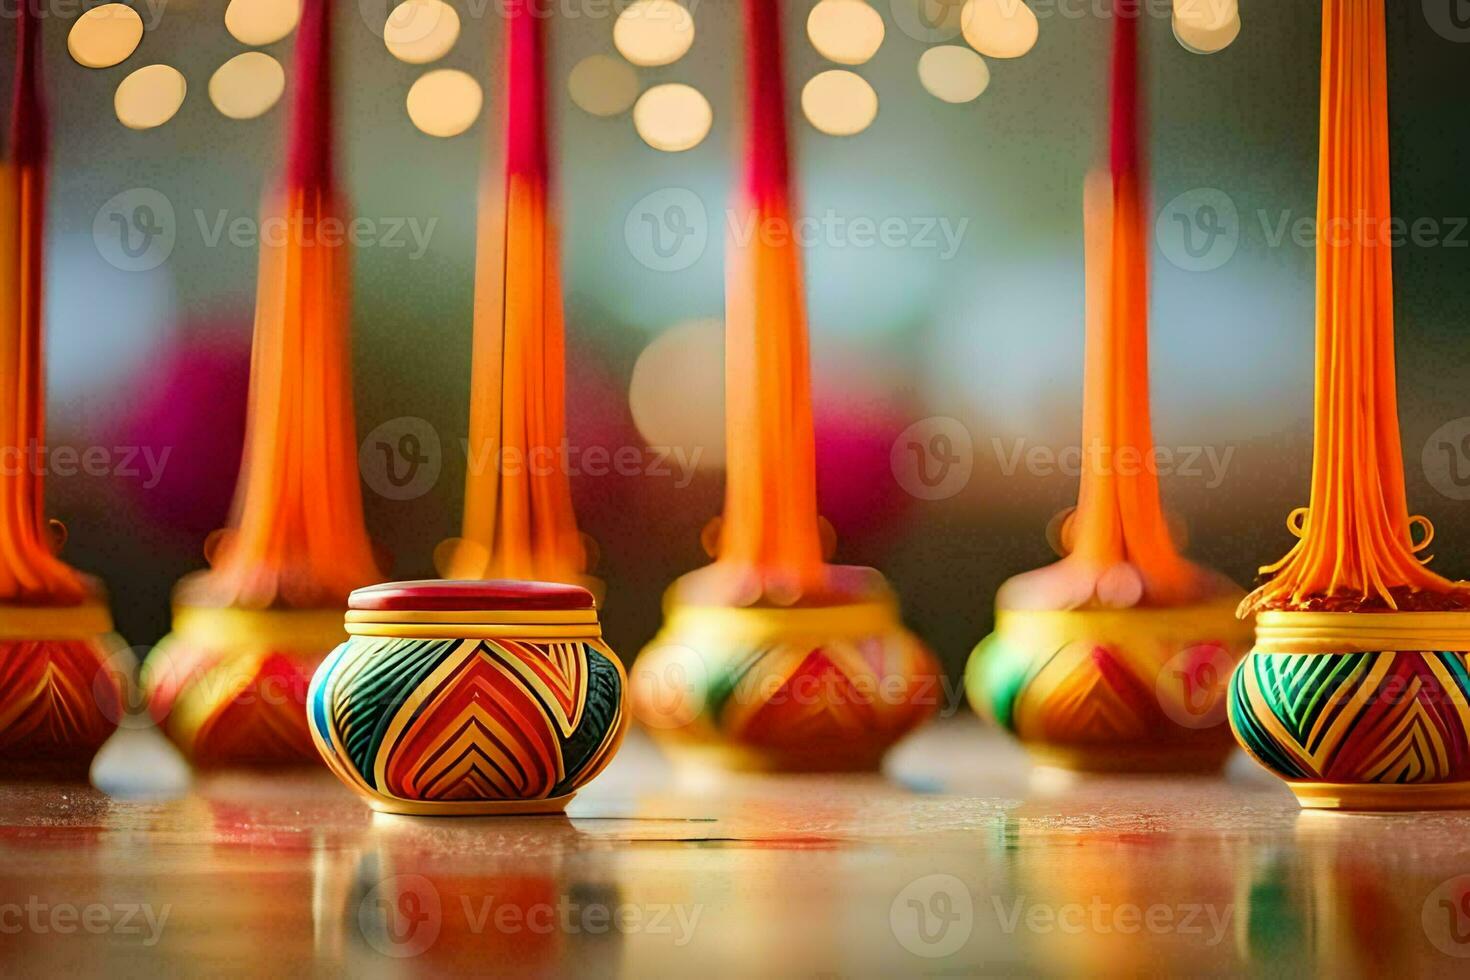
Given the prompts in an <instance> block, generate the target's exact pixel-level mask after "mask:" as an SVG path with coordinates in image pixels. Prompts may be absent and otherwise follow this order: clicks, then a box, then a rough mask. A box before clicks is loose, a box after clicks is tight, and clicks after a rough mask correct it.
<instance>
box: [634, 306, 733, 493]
mask: <svg viewBox="0 0 1470 980" xmlns="http://www.w3.org/2000/svg"><path fill="white" fill-rule="evenodd" d="M724 391H725V329H724V326H723V325H722V324H721V323H720V322H719V321H718V320H692V321H688V322H685V323H680V324H677V325H676V326H673V327H670V328H669V329H668V330H665V331H664V332H663V333H661V334H659V335H658V336H657V337H656V338H654V340H653V342H652V343H651V344H649V345H648V346H647V347H646V348H644V350H643V353H641V354H639V355H638V360H637V362H635V363H634V365H633V377H632V380H631V381H630V382H629V384H628V407H629V408H630V409H631V410H632V413H633V424H634V425H636V426H637V427H638V433H639V435H641V436H642V437H643V441H644V442H646V443H647V444H648V445H649V446H653V447H657V448H659V449H668V450H674V449H681V450H683V451H684V458H686V459H690V460H693V461H694V462H695V466H696V468H698V469H719V468H720V467H722V466H724V463H725V397H724Z"/></svg>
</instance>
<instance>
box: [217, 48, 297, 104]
mask: <svg viewBox="0 0 1470 980" xmlns="http://www.w3.org/2000/svg"><path fill="white" fill-rule="evenodd" d="M285 90H286V72H285V69H283V68H282V67H281V63H280V62H279V61H277V60H276V59H274V58H272V57H271V56H270V55H268V54H266V53H265V52H263V51H246V52H245V53H244V54H237V55H235V57H233V58H231V59H230V60H229V61H226V62H225V63H224V64H222V65H220V66H219V70H218V71H216V72H215V73H214V75H213V77H211V78H210V80H209V101H210V102H213V103H214V107H215V108H216V109H218V110H219V111H220V113H221V114H223V115H225V116H228V117H229V118H231V119H254V118H255V117H256V116H262V115H264V114H265V113H266V112H268V111H270V109H271V107H272V106H274V105H275V104H276V103H277V102H279V101H280V99H281V93H282V92H284V91H285Z"/></svg>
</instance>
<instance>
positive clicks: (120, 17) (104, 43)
mask: <svg viewBox="0 0 1470 980" xmlns="http://www.w3.org/2000/svg"><path fill="white" fill-rule="evenodd" d="M142 40H143V18H142V17H139V16H138V12H137V11H136V10H134V9H133V8H132V7H129V6H127V5H126V4H121V3H104V4H103V5H102V6H100V7H93V8H92V9H91V10H88V11H87V12H86V13H84V14H82V15H81V16H80V17H78V18H77V20H76V23H75V24H73V25H72V28H71V33H69V34H68V35H67V36H66V48H67V50H68V51H70V52H71V56H72V58H73V59H74V60H75V61H76V63H77V64H79V65H81V66H83V67H84V68H111V67H112V66H113V65H120V64H122V63H123V62H124V61H126V60H127V59H128V58H129V57H130V56H131V55H132V53H133V52H134V51H136V50H138V44H139V43H140V42H141V41H142Z"/></svg>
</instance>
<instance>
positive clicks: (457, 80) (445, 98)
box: [408, 68, 485, 138]
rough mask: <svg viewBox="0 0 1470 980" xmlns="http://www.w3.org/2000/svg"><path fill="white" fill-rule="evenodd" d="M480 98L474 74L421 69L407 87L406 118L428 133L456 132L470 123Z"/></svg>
mask: <svg viewBox="0 0 1470 980" xmlns="http://www.w3.org/2000/svg"><path fill="white" fill-rule="evenodd" d="M484 101H485V95H484V92H482V91H481V89H480V83H479V82H477V81H475V79H474V76H472V75H470V74H469V73H468V72H463V71H459V70H457V69H454V68H440V69H438V70H437V71H431V72H427V73H425V74H424V75H423V76H421V77H420V78H419V80H418V81H416V82H414V83H413V86H412V87H411V88H409V90H408V118H409V119H410V120H411V121H412V122H413V124H414V126H416V127H418V129H419V131H420V132H423V133H427V134H428V135H430V136H438V137H441V138H448V137H450V136H458V135H459V134H460V133H463V132H464V131H465V130H467V129H469V128H470V127H471V126H473V125H474V123H475V120H476V119H478V118H479V116H480V107H481V106H482V105H483V103H484Z"/></svg>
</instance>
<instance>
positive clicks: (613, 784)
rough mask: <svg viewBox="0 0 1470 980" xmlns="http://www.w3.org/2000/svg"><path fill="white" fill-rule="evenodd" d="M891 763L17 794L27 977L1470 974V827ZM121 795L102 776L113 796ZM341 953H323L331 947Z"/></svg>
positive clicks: (1218, 791)
mask: <svg viewBox="0 0 1470 980" xmlns="http://www.w3.org/2000/svg"><path fill="white" fill-rule="evenodd" d="M889 768H890V771H889V773H888V775H887V776H886V777H876V776H874V777H854V776H843V777H830V778H821V779H810V778H798V777H756V776H739V777H736V776H729V775H714V774H700V775H688V774H682V773H675V772H673V771H672V770H670V769H669V768H668V767H667V766H666V765H665V763H664V762H663V760H662V759H661V758H660V757H659V755H658V754H657V752H656V750H655V749H654V748H653V747H652V746H651V745H650V743H649V742H648V741H647V740H646V739H645V738H643V737H641V736H640V735H638V734H637V733H634V735H633V736H632V737H630V739H629V741H628V743H627V747H626V749H625V751H624V752H623V754H622V755H621V756H620V757H619V758H618V760H617V761H616V762H615V763H614V764H613V766H612V768H610V769H609V770H608V772H607V773H606V774H605V775H604V776H603V777H602V778H601V779H599V780H598V781H597V782H596V783H594V784H593V785H592V786H591V787H589V788H588V789H587V790H585V791H584V792H583V793H582V795H581V796H579V797H578V798H577V799H576V800H575V801H574V802H573V804H572V806H571V808H570V809H569V811H568V813H567V816H566V817H557V818H551V817H529V818H501V819H486V818H479V819H441V820H434V819H426V818H411V817H386V816H382V815H378V816H375V815H373V814H372V813H370V812H369V811H368V809H367V808H366V807H365V806H363V805H362V804H361V803H360V802H359V801H358V800H357V799H356V798H355V797H353V796H351V795H350V794H349V792H348V791H347V790H346V789H344V788H343V787H342V786H340V785H339V784H338V783H336V782H335V781H334V780H333V779H332V778H331V777H330V776H329V775H328V774H327V773H326V772H325V771H320V772H318V771H306V772H298V773H291V774H284V775H279V774H278V775H263V774H251V773H234V774H225V775H215V776H209V777H204V778H197V779H195V780H194V781H193V782H192V784H191V783H190V781H189V774H188V772H187V770H186V769H185V768H184V767H183V765H182V763H181V762H179V761H178V759H177V758H176V757H175V756H173V755H172V753H171V750H170V749H169V748H168V747H167V745H166V744H165V743H163V742H162V740H161V739H159V738H158V736H157V735H156V733H154V732H152V731H151V730H148V729H132V730H128V731H125V732H124V733H123V734H122V735H120V736H119V737H118V739H117V740H116V741H115V742H114V743H113V744H112V745H110V746H109V747H108V749H107V750H106V753H105V755H104V756H103V757H101V759H100V761H99V763H98V766H97V768H96V770H95V772H94V781H95V782H96V783H97V785H98V786H99V787H102V789H98V788H92V787H79V786H62V785H20V784H15V785H4V786H0V950H3V962H4V965H5V967H6V968H7V972H9V971H15V972H17V973H18V974H22V975H33V976H34V975H42V974H44V973H49V972H52V971H59V970H63V969H65V970H73V971H77V970H82V971H87V972H97V971H100V970H102V969H104V968H106V969H108V970H109V971H111V972H113V973H114V974H117V975H132V974H135V973H141V972H145V971H146V972H147V973H148V974H149V975H152V976H160V975H168V974H170V973H173V972H188V973H191V974H194V973H218V972H220V971H241V970H250V971H268V972H270V973H274V974H293V973H301V972H305V971H309V970H313V969H314V970H315V971H316V972H327V973H332V974H336V973H344V972H345V973H349V974H351V975H353V976H367V977H370V976H376V975H380V974H398V973H403V972H408V971H410V970H411V971H413V972H430V973H433V972H438V971H451V970H453V971H468V972H479V973H485V972H492V973H508V974H513V975H527V974H529V975H544V976H552V975H556V976H566V975H578V974H598V975H604V974H608V973H614V972H615V973H621V974H623V975H627V976H631V977H644V976H664V975H678V976H687V975H689V973H690V972H693V971H697V972H698V973H699V974H700V975H701V978H702V980H703V978H705V977H721V976H731V977H748V976H798V975H803V976H804V975H811V974H814V973H821V974H827V975H840V976H892V975H916V974H934V973H942V974H945V975H954V974H977V973H978V974H986V975H997V974H1000V975H1008V976H1014V975H1045V976H1055V975H1081V974H1086V975H1120V976H1121V975H1137V974H1138V973H1140V972H1151V973H1157V972H1169V973H1188V974H1191V975H1202V974H1238V973H1241V972H1252V973H1255V972H1262V973H1273V974H1274V973H1300V972H1303V971H1314V972H1321V973H1332V974H1334V975H1336V974H1357V973H1364V974H1367V973H1373V974H1378V975H1382V974H1384V973H1386V972H1388V971H1393V972H1394V973H1396V974H1399V975H1426V974H1437V973H1453V972H1455V970H1456V968H1457V967H1459V968H1463V967H1464V966H1465V963H1466V961H1465V960H1464V959H1461V958H1463V957H1467V956H1470V900H1467V893H1470V814H1443V813H1441V814H1417V815H1394V816H1372V817H1368V816H1341V815H1331V814H1320V813H1319V814H1302V813H1300V812H1299V811H1298V810H1297V807H1296V804H1295V802H1294V801H1293V800H1292V798H1291V796H1290V794H1289V793H1288V792H1287V791H1286V789H1285V788H1284V787H1282V786H1281V785H1280V784H1279V783H1277V782H1275V781H1274V780H1272V779H1270V778H1268V777H1265V776H1264V775H1261V774H1258V773H1257V772H1256V771H1255V770H1254V768H1253V767H1252V766H1250V764H1249V763H1247V762H1245V761H1244V760H1243V759H1242V760H1237V764H1233V765H1232V767H1231V770H1230V774H1229V776H1228V778H1227V779H1222V780H1210V779H1196V780H1185V779H1152V780H1150V779H1144V780H1128V779H1116V778H1114V779H1081V780H1079V779H1072V778H1067V777H1064V776H1061V775H1060V774H1056V773H1045V772H1032V771H1031V770H1029V769H1028V767H1027V765H1026V762H1025V760H1024V758H1023V757H1022V756H1021V755H1020V754H1019V752H1018V751H1017V750H1016V749H1015V747H1014V746H1013V745H1011V744H1010V743H1009V742H1007V741H1005V740H1003V739H1002V738H1000V737H999V736H997V735H995V734H994V733H992V732H989V731H986V730H984V729H982V728H981V727H980V726H979V725H978V724H976V723H973V722H970V721H967V720H952V721H949V722H946V723H943V724H940V725H936V726H935V727H933V728H931V729H930V730H928V731H926V732H924V733H922V734H920V735H919V736H916V737H915V738H914V739H912V740H911V741H910V742H909V743H907V744H905V745H904V746H903V747H902V748H901V749H900V750H899V752H898V753H897V754H896V755H895V756H894V757H893V759H892V760H891V762H890V767H889ZM104 790H105V792H104ZM313 961H315V963H314V962H313Z"/></svg>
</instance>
